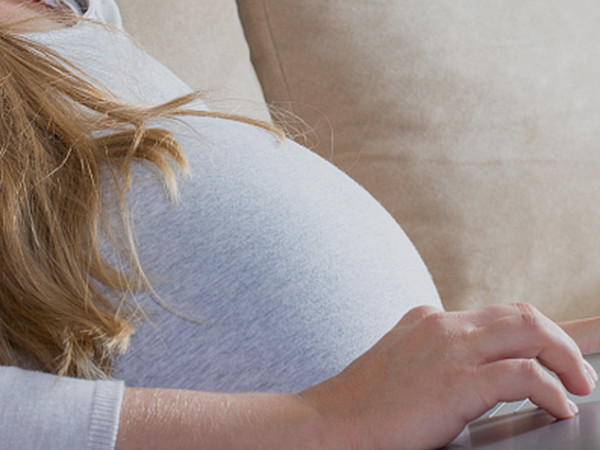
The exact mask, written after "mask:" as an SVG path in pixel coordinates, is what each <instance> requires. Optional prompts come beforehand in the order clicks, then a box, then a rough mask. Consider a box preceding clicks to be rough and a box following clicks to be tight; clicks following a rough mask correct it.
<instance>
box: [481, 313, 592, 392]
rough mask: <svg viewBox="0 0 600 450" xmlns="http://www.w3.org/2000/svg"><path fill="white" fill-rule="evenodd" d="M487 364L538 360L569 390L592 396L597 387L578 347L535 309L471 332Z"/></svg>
mask: <svg viewBox="0 0 600 450" xmlns="http://www.w3.org/2000/svg"><path fill="white" fill-rule="evenodd" d="M471 338H472V341H471V344H472V345H473V350H474V351H475V352H476V353H477V354H478V355H480V356H481V358H482V360H483V363H487V362H492V361H498V360H501V359H506V358H537V359H538V360H539V361H540V362H541V363H542V364H543V365H544V366H546V367H548V368H549V369H550V370H552V371H553V372H555V373H556V374H557V375H558V377H559V378H560V379H561V381H562V382H563V384H564V385H565V387H566V388H567V389H569V391H571V392H572V393H574V394H577V395H586V394H589V393H590V392H591V391H592V390H593V389H594V387H595V380H594V379H593V374H592V373H591V372H590V370H589V368H588V367H587V365H586V363H585V360H584V359H583V357H582V356H581V352H580V351H579V348H578V347H577V344H576V343H575V342H574V341H573V340H572V339H571V338H570V337H569V336H568V335H567V334H566V333H564V332H563V331H562V330H561V329H560V327H558V326H557V325H556V324H555V323H553V322H552V321H551V320H550V319H547V318H546V317H544V316H543V315H542V314H541V313H539V312H537V311H536V310H535V309H534V308H530V309H524V310H523V312H522V313H521V314H513V315H508V316H505V317H502V318H500V319H498V320H496V321H493V322H491V323H490V324H488V325H486V326H484V327H480V328H478V329H476V330H474V331H473V332H472V333H471Z"/></svg>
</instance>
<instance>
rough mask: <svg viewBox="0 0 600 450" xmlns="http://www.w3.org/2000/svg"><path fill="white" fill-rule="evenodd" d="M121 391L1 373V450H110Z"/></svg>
mask: <svg viewBox="0 0 600 450" xmlns="http://www.w3.org/2000/svg"><path fill="white" fill-rule="evenodd" d="M124 387H125V386H124V383H123V382H122V381H109V380H97V381H92V380H81V379H76V378H69V377H57V376H55V375H51V374H46V373H42V372H34V371H27V370H22V369H19V368H16V367H0V405H2V406H1V408H0V427H1V430H0V435H1V436H2V438H1V439H0V449H14V448H19V449H25V450H28V449H40V448H82V449H112V448H114V446H115V441H116V437H117V429H118V424H119V413H120V409H121V402H122V399H123V390H124Z"/></svg>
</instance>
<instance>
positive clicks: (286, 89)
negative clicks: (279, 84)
mask: <svg viewBox="0 0 600 450" xmlns="http://www.w3.org/2000/svg"><path fill="white" fill-rule="evenodd" d="M261 3H262V9H263V14H264V16H265V22H266V23H267V30H268V32H269V38H270V39H271V45H272V46H273V51H274V53H275V60H276V61H277V67H278V69H279V73H280V75H281V79H282V80H283V86H284V88H285V92H286V95H287V97H288V101H289V102H290V109H291V110H292V112H294V111H293V110H294V107H293V102H292V95H291V91H290V86H289V83H288V80H287V77H286V76H285V71H284V70H283V64H282V63H281V58H280V56H279V50H278V48H277V44H276V43H275V35H274V33H273V29H272V27H271V19H270V16H269V11H268V10H267V5H266V3H265V1H264V0H262V1H261Z"/></svg>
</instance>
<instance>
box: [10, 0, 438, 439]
mask: <svg viewBox="0 0 600 450" xmlns="http://www.w3.org/2000/svg"><path fill="white" fill-rule="evenodd" d="M86 16H87V17H90V18H94V19H97V20H101V21H105V22H109V23H112V24H115V25H117V26H119V25H120V18H119V16H118V10H117V9H116V5H115V4H114V3H113V1H112V0H91V1H90V3H89V8H88V9H87V12H86ZM30 36H31V37H32V38H33V39H36V40H38V41H40V42H43V43H45V44H47V45H49V46H51V47H52V48H54V49H56V50H58V51H59V52H60V53H61V54H62V55H64V56H65V57H67V58H69V59H72V60H73V61H74V62H75V63H76V64H77V65H78V66H79V67H80V68H81V69H83V70H84V71H85V72H86V73H88V74H89V75H90V76H92V77H94V78H96V79H97V80H98V81H99V82H100V83H101V84H102V85H104V86H106V87H107V88H108V89H110V90H111V91H112V92H114V93H115V94H116V95H118V96H120V97H122V98H124V99H126V100H129V101H133V102H141V103H147V104H156V103H160V102H163V101H166V100H170V99H172V98H174V97H176V96H178V95H181V94H185V93H187V92H189V88H188V87H187V86H186V85H185V84H184V83H183V82H181V81H180V80H179V79H178V78H177V77H176V76H175V75H173V74H172V73H171V72H170V71H168V70H167V69H166V68H164V66H162V65H160V64H159V63H158V62H156V61H155V60H153V59H152V58H151V57H149V56H148V55H146V54H145V53H143V52H142V51H140V50H139V49H138V48H137V47H136V46H135V45H133V44H132V43H131V42H130V41H129V39H128V38H127V37H126V36H125V35H124V34H121V33H118V32H115V31H112V30H109V29H106V28H104V27H102V26H99V25H95V24H93V23H87V22H82V23H80V24H78V25H76V26H74V27H72V28H69V29H65V30H57V31H52V32H49V33H40V34H32V35H30ZM197 106H198V107H200V108H202V107H203V106H202V105H200V104H199V105H197ZM158 125H160V126H161V127H166V128H169V129H170V130H172V131H173V132H174V133H175V135H176V137H177V139H178V141H179V142H180V143H181V144H182V146H183V148H184V149H185V151H186V155H187V158H188V160H189V163H190V169H191V176H190V177H189V178H187V179H183V178H182V179H181V180H180V198H179V200H178V201H177V202H172V201H169V200H168V199H167V198H166V196H165V194H164V190H163V186H162V184H161V182H160V177H159V176H158V175H157V173H156V169H154V168H153V167H151V166H150V165H149V164H146V163H135V164H134V165H133V172H134V183H133V186H132V190H131V192H130V194H129V196H128V203H129V206H130V208H131V211H132V219H133V223H134V230H135V233H136V240H137V245H138V249H139V253H140V259H141V262H142V265H143V266H144V268H145V269H146V271H147V273H148V274H149V276H150V277H151V279H152V280H153V283H154V288H155V289H156V291H157V293H158V295H159V296H160V297H161V299H162V300H164V301H165V302H166V303H167V305H168V307H165V306H163V305H161V304H160V303H159V302H157V301H155V300H154V299H153V297H152V296H150V295H147V294H142V295H139V296H138V297H137V298H136V299H135V300H136V301H138V302H139V303H140V304H141V305H142V306H143V307H144V308H145V310H146V311H147V313H148V320H147V321H146V322H144V323H142V324H141V325H140V326H139V327H138V329H137V331H136V333H135V335H134V336H133V339H132V345H131V349H130V351H129V352H128V353H127V354H125V355H124V356H123V357H122V358H121V359H120V360H119V361H118V362H117V366H116V372H115V375H116V377H117V378H119V379H122V380H124V381H125V383H126V384H127V385H128V386H147V387H172V388H188V389H201V390H208V391H220V392H225V391H226V392H238V391H257V390H262V391H297V390H301V389H303V388H305V387H308V386H310V385H312V384H315V383H318V382H319V381H322V380H324V379H326V378H328V377H330V376H332V375H334V374H336V373H337V372H339V371H340V370H341V369H343V368H344V367H345V366H346V365H347V364H348V363H350V362H351V361H352V360H353V359H354V358H356V357H357V356H358V355H359V354H361V353H362V352H364V351H365V350H367V349H368V348H369V347H370V346H371V345H373V344H374V343H375V342H376V341H377V339H379V338H380V337H381V336H382V335H383V334H384V333H385V332H386V331H387V330H388V329H390V328H391V327H392V326H393V325H394V324H395V323H396V322H397V321H398V320H399V319H400V318H401V317H402V315H403V314H404V313H405V312H406V311H407V310H408V309H410V308H411V307H413V306H416V305H420V304H430V305H435V306H438V307H441V303H440V300H439V297H438V294H437V292H436V289H435V287H434V285H433V283H432V280H431V277H430V275H429V273H428V271H427V269H426V268H425V266H424V264H423V262H422V260H421V258H420V257H419V255H418V253H417V252H416V250H415V249H414V247H413V246H412V244H411V243H410V241H409V240H408V238H407V237H406V236H405V234H404V233H403V232H402V230H401V229H400V227H399V226H398V225H397V224H396V223H395V221H394V220H393V219H392V218H391V216H390V215H389V214H388V213H387V212H386V211H385V210H384V209H383V208H382V207H381V206H380V205H379V204H378V203H377V202H376V201H375V200H374V199H373V198H372V197H371V196H370V195H369V194H368V193H367V192H366V191H364V189H362V188H361V187H360V186H358V185H357V184H356V183H355V182H353V181H352V180H351V179H350V178H348V177H347V176H346V175H344V174H343V173H341V172H340V171H339V170H337V169H336V168H335V167H333V166H332V165H331V164H329V163H327V162H326V161H324V160H322V159H321V158H320V157H318V156H317V155H315V154H313V153H312V152H310V151H309V150H307V149H306V148H304V147H301V146H300V145H297V144H295V143H294V142H292V141H285V142H284V143H283V144H282V143H280V142H279V140H278V139H277V138H276V137H275V136H274V135H273V134H272V133H269V132H267V131H265V130H262V129H259V128H256V127H253V126H251V125H247V124H243V123H239V122H235V121H231V120H224V119H216V118H201V117H190V118H186V119H185V120H184V122H183V123H178V122H173V123H167V122H161V123H159V124H158ZM398 195H407V194H404V193H402V192H399V193H398ZM103 250H104V252H105V254H106V255H107V257H108V258H109V259H111V260H112V261H113V262H114V263H115V264H119V263H120V261H119V259H118V257H117V255H118V249H117V251H115V249H112V248H111V247H110V246H109V245H106V246H105V247H104V249H103ZM174 311H176V312H174ZM190 318H193V319H194V320H191V319H190ZM0 373H1V371H0ZM19 373H21V374H22V373H24V372H19ZM36 375H37V374H36ZM67 381H68V380H67ZM75 381H78V380H75ZM78 382H79V383H84V384H85V383H88V382H81V381H78ZM89 383H90V384H91V382H89ZM121 388H122V385H120V384H118V383H116V384H114V392H117V391H118V390H119V389H121ZM44 389H45V388H40V395H42V396H43V395H45V391H44ZM2 390H4V384H3V383H2V378H1V377H0V392H1V391H2ZM119 392H120V391H119ZM4 394H6V395H4V397H3V399H4V400H5V401H7V402H9V403H6V402H5V403H4V404H5V405H6V404H10V402H11V401H12V402H20V401H21V400H20V397H19V391H18V389H15V388H14V387H13V392H12V393H4ZM77 401H79V400H77V398H69V399H68V402H71V403H73V402H77ZM28 402H29V403H27V404H26V405H25V406H24V408H25V410H31V411H32V412H35V408H36V404H35V403H36V402H35V401H32V400H28ZM86 402H88V403H89V398H87V399H83V398H82V399H81V404H87V403H86ZM117 407H118V404H117V403H114V402H113V408H115V411H114V414H115V416H116V415H117V414H118V409H117ZM3 409H4V410H5V411H6V410H10V408H6V407H5V408H3ZM0 414H6V413H0ZM68 414H69V408H63V409H62V410H59V411H57V413H56V414H54V415H53V416H48V417H44V416H41V417H40V416H38V417H37V418H36V420H38V421H46V426H47V427H49V428H50V429H51V428H53V427H57V428H58V427H62V426H64V424H65V423H67V422H68V421H67V420H66V416H65V415H68ZM34 415H35V414H34ZM25 417H27V416H25ZM4 419H5V420H7V419H6V417H4ZM73 420H76V419H73ZM81 420H85V416H83V415H81ZM19 422H20V423H22V424H23V429H25V428H27V425H26V420H24V421H23V422H21V420H20V419H19ZM83 428H84V427H83V425H82V426H80V427H79V429H80V430H81V429H83ZM106 432H107V435H112V434H111V433H113V434H114V430H110V429H107V430H106ZM17 446H20V445H17Z"/></svg>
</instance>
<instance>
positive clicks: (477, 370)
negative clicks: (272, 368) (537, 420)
mask: <svg viewBox="0 0 600 450" xmlns="http://www.w3.org/2000/svg"><path fill="white" fill-rule="evenodd" d="M542 365H543V366H545V367H547V368H548V369H550V370H552V371H553V372H555V373H556V374H557V375H558V377H559V379H560V381H559V380H557V379H555V378H554V377H552V376H551V375H550V374H549V373H548V372H547V371H545V370H543V368H542V367H541V366H542ZM596 379H597V375H596V374H595V371H594V369H593V368H592V367H591V366H590V365H589V363H587V362H586V361H585V360H584V359H583V358H582V356H581V352H580V350H579V348H578V346H577V344H576V343H575V342H574V341H573V339H571V338H570V337H569V336H568V335H567V334H566V333H565V332H564V331H563V330H562V329H561V328H560V327H559V326H558V325H556V324H555V323H553V322H552V321H551V320H549V319H548V318H546V317H544V316H543V315H542V314H541V313H539V312H538V311H537V310H536V309H535V308H533V307H532V306H529V305H526V304H513V305H495V306H490V307H487V308H483V309H480V310H477V311H471V312H450V313H446V312H442V311H439V310H437V309H435V308H432V307H419V308H416V309H413V310H411V311H410V312H409V313H408V314H406V316H404V317H403V318H402V320H401V321H400V322H399V323H398V325H397V326H396V327H395V328H394V329H392V330H391V331H390V332H389V333H388V334H387V335H386V336H385V337H383V338H382V339H381V340H380V341H379V342H378V343H377V344H376V345H375V346H374V347H373V348H372V349H371V350H369V351H368V352H367V353H365V354H364V355H363V356H361V357H360V358H358V359H357V360H356V361H355V362H354V363H352V364H351V365H350V366H349V367H348V368H347V369H346V370H344V371H343V372H342V373H341V374H340V375H338V376H337V377H335V378H332V379H330V380H328V381H327V382H325V383H323V384H320V385H318V386H316V387H313V388H311V389H309V390H307V391H304V392H302V393H300V396H302V397H303V398H304V399H306V400H307V401H308V402H309V403H312V404H313V405H314V407H315V408H316V409H317V410H318V411H319V412H320V414H321V415H322V417H323V418H324V420H325V423H329V424H331V430H336V429H339V424H344V426H343V427H342V428H344V429H345V430H346V431H345V433H344V434H345V436H346V437H347V439H348V442H346V443H345V444H347V446H348V447H350V446H352V447H355V448H398V447H403V448H404V447H407V448H434V447H440V446H442V445H444V444H447V443H448V442H450V441H451V440H452V439H453V438H454V437H455V436H456V435H457V434H458V433H460V431H461V430H462V429H463V428H464V426H465V425H466V424H467V423H468V422H469V421H471V420H473V419H475V418H476V417H478V416H479V415H480V414H482V413H483V412H485V411H486V410H488V409H489V408H491V407H492V406H493V405H494V404H496V403H497V402H499V401H514V400H519V399H523V398H526V397H529V398H530V399H531V401H533V402H534V403H536V404H537V405H538V406H540V407H542V408H544V409H545V410H546V411H547V412H549V413H550V414H552V415H553V416H555V417H556V418H558V419H562V418H567V417H571V416H573V415H574V414H575V413H576V407H575V405H574V404H573V403H572V402H570V400H568V399H567V397H566V393H565V389H564V388H563V385H564V386H565V387H566V388H567V389H568V390H569V391H570V392H572V393H573V394H576V395H586V394H588V393H590V392H591V391H592V390H593V388H594V385H595V380H596ZM561 382H562V384H561Z"/></svg>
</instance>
